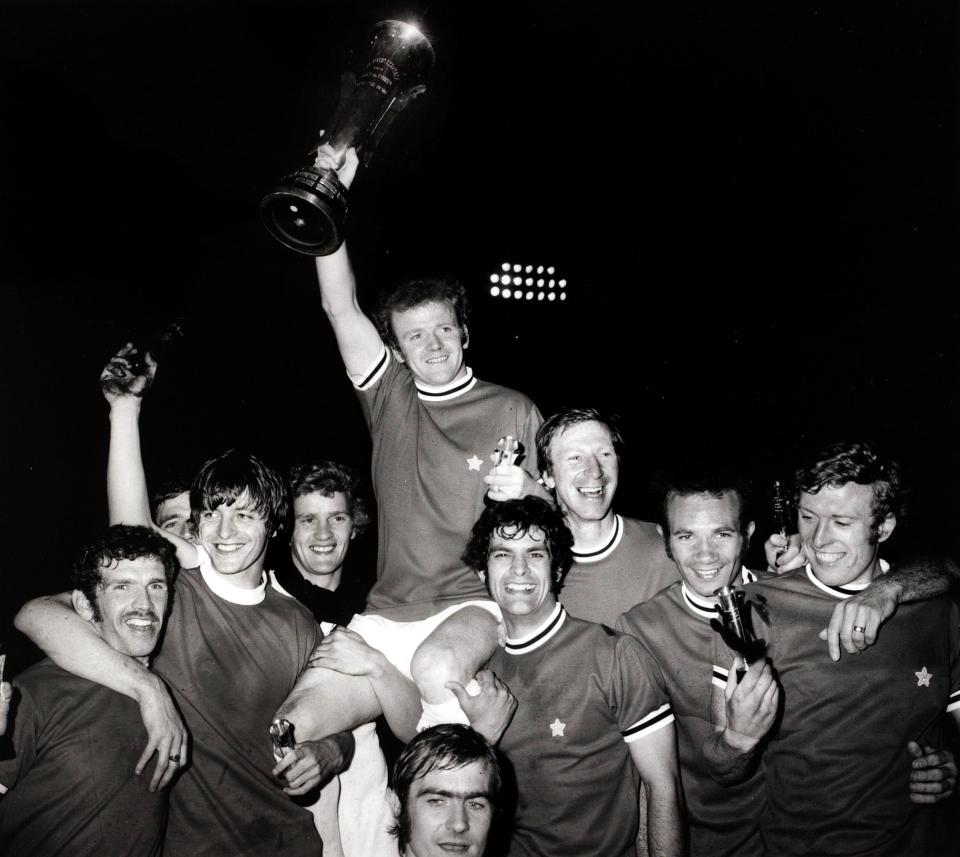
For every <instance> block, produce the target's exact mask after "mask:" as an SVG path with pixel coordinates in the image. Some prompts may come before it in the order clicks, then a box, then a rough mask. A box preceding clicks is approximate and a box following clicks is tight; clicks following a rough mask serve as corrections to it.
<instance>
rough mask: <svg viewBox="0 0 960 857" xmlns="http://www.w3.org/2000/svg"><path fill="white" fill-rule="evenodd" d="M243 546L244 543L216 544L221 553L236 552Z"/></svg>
mask: <svg viewBox="0 0 960 857" xmlns="http://www.w3.org/2000/svg"><path fill="white" fill-rule="evenodd" d="M242 547H243V545H216V548H217V551H218V552H219V553H235V552H236V551H238V550H240V548H242Z"/></svg>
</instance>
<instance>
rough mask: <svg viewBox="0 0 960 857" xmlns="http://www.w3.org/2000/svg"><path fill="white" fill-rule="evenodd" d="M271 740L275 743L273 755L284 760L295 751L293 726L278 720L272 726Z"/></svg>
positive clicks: (280, 719)
mask: <svg viewBox="0 0 960 857" xmlns="http://www.w3.org/2000/svg"><path fill="white" fill-rule="evenodd" d="M270 738H271V740H272V741H273V755H274V756H276V757H277V759H282V758H283V757H284V756H286V755H287V753H289V752H290V750H292V749H293V724H292V723H291V722H290V721H289V720H284V719H282V718H277V719H276V720H274V721H273V723H271V724H270Z"/></svg>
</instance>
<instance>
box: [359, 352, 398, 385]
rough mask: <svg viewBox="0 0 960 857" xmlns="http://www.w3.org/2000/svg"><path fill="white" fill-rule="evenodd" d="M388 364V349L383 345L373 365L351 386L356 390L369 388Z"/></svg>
mask: <svg viewBox="0 0 960 857" xmlns="http://www.w3.org/2000/svg"><path fill="white" fill-rule="evenodd" d="M389 364H390V349H389V348H387V346H386V345H384V346H383V351H382V352H381V353H380V356H379V357H377V359H376V360H375V361H374V362H373V365H372V366H371V367H370V371H369V372H367V373H366V374H365V375H364V376H363V379H362V380H361V381H360V382H358V383H356V384H354V385H353V386H354V387H355V388H356V389H357V390H369V389H370V388H371V387H372V386H373V385H374V384H376V383H377V381H379V380H380V378H381V377H382V376H383V373H384V372H386V371H387V366H388V365H389Z"/></svg>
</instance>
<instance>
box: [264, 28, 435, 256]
mask: <svg viewBox="0 0 960 857" xmlns="http://www.w3.org/2000/svg"><path fill="white" fill-rule="evenodd" d="M367 47H368V57H367V61H366V63H365V65H364V68H363V71H362V72H361V73H360V76H359V77H357V78H355V77H354V76H353V75H352V74H349V73H347V74H345V75H344V78H343V87H342V89H341V93H340V103H339V105H338V106H337V109H336V112H335V113H334V116H333V119H332V120H331V122H330V125H329V128H328V129H327V130H326V131H325V132H324V133H323V134H322V136H321V138H320V140H319V141H318V143H317V145H316V146H315V147H314V148H313V150H312V153H317V152H318V150H319V149H320V147H321V146H323V147H324V148H325V149H326V151H327V152H331V151H332V155H333V157H334V158H335V159H336V160H337V161H338V162H342V160H343V157H344V155H345V153H346V151H347V150H348V149H350V148H353V149H356V150H357V154H358V155H359V156H360V158H361V159H362V160H363V162H364V163H365V164H366V163H369V161H370V158H371V157H372V156H373V152H374V150H375V149H376V147H377V145H378V144H379V142H380V140H381V139H382V137H383V135H384V133H385V132H386V130H387V128H388V127H389V126H390V123H391V122H392V121H393V120H394V118H396V115H397V114H398V113H399V112H400V111H401V110H402V109H403V108H404V107H406V106H407V104H409V103H410V101H412V100H413V99H414V98H415V97H416V96H417V95H420V94H421V93H422V92H424V91H425V90H426V84H425V81H426V79H427V76H428V75H429V74H430V71H431V69H432V68H433V60H434V56H433V48H432V47H431V45H430V42H429V41H428V40H427V38H426V36H424V35H423V34H422V33H421V32H420V31H419V30H418V29H417V28H416V27H413V26H412V25H410V24H405V23H403V22H401V21H381V22H380V23H378V24H377V25H376V26H375V27H374V28H373V30H372V31H371V33H370V38H369V42H368V46H367ZM347 210H348V195H347V190H346V188H345V187H344V186H343V184H342V183H341V182H340V180H339V179H338V177H337V173H336V170H334V169H330V168H329V167H328V166H327V164H326V161H325V159H317V160H314V161H312V162H311V163H309V164H307V165H306V166H304V167H301V168H300V169H298V170H297V171H296V172H294V173H291V174H290V175H288V176H285V177H284V179H283V180H282V182H281V183H280V185H279V186H277V187H276V188H274V189H273V190H272V191H270V193H268V194H267V195H266V196H264V197H263V199H262V200H261V201H260V214H261V216H262V218H263V223H264V225H265V226H266V227H267V230H268V231H269V232H270V234H271V235H273V236H274V238H276V239H277V240H278V241H279V242H280V243H281V244H283V245H285V246H286V247H289V248H290V249H291V250H296V251H297V252H298V253H303V254H304V255H306V256H326V255H329V254H330V253H333V252H334V251H335V250H336V249H337V248H338V247H339V246H340V245H341V244H342V243H343V239H344V226H345V223H346V219H347Z"/></svg>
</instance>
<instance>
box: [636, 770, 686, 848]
mask: <svg viewBox="0 0 960 857" xmlns="http://www.w3.org/2000/svg"><path fill="white" fill-rule="evenodd" d="M644 785H645V791H646V795H647V849H648V853H649V854H656V855H657V856H658V857H660V855H663V857H673V855H683V854H686V853H687V825H686V812H685V809H684V799H683V788H682V787H681V785H680V779H679V777H674V778H673V779H671V780H669V781H667V782H661V783H647V782H645V783H644Z"/></svg>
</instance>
